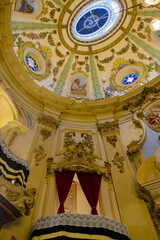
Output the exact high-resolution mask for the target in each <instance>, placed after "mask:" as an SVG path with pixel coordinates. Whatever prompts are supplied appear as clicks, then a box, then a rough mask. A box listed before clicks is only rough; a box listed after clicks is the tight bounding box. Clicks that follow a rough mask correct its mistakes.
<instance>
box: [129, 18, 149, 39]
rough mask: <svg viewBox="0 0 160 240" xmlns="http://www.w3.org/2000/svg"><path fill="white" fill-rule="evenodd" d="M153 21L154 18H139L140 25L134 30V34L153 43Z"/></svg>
mask: <svg viewBox="0 0 160 240" xmlns="http://www.w3.org/2000/svg"><path fill="white" fill-rule="evenodd" d="M152 20H153V18H144V19H142V18H141V17H138V18H137V21H139V22H140V23H139V25H138V28H137V29H134V28H133V29H132V32H133V33H135V34H137V35H138V36H139V37H140V38H142V39H147V40H148V41H151V29H150V27H149V23H150V22H151V21H152Z"/></svg>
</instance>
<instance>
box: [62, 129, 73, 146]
mask: <svg viewBox="0 0 160 240" xmlns="http://www.w3.org/2000/svg"><path fill="white" fill-rule="evenodd" d="M74 137H75V132H68V133H66V134H65V137H64V147H68V146H70V145H75V144H76V141H75V139H74Z"/></svg>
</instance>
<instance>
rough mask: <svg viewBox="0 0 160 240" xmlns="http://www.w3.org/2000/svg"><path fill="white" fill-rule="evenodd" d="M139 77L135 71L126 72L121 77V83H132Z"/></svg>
mask: <svg viewBox="0 0 160 240" xmlns="http://www.w3.org/2000/svg"><path fill="white" fill-rule="evenodd" d="M138 78H139V75H138V74H136V73H130V74H127V75H126V76H125V77H124V78H123V79H122V84H123V85H129V84H132V83H134V82H136V81H137V80H138Z"/></svg>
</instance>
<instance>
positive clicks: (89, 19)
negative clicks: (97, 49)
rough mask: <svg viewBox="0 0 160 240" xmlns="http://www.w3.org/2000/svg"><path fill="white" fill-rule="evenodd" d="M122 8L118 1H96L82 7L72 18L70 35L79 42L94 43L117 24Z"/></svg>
mask: <svg viewBox="0 0 160 240" xmlns="http://www.w3.org/2000/svg"><path fill="white" fill-rule="evenodd" d="M122 12H123V7H122V4H121V2H120V0H96V1H91V2H89V3H87V4H86V5H84V7H83V8H81V9H80V10H79V11H78V12H77V13H76V15H75V16H74V18H73V20H72V24H71V35H72V37H73V38H74V39H76V40H78V41H81V42H92V41H96V40H98V39H100V38H102V37H104V36H106V35H107V34H109V33H110V32H111V31H112V30H113V29H114V28H115V27H116V26H117V25H118V23H119V21H120V20H121V17H122Z"/></svg>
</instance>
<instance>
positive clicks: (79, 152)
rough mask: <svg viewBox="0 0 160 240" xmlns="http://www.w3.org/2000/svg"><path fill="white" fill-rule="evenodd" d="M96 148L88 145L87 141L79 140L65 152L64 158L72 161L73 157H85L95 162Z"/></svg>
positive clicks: (86, 159)
mask: <svg viewBox="0 0 160 240" xmlns="http://www.w3.org/2000/svg"><path fill="white" fill-rule="evenodd" d="M93 151H94V149H93V148H92V149H90V148H89V147H87V146H86V144H85V142H79V143H78V144H76V145H70V146H68V147H67V148H66V150H65V152H64V159H65V160H68V161H72V160H73V159H84V160H85V161H89V162H95V161H96V156H95V154H94V153H93Z"/></svg>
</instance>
